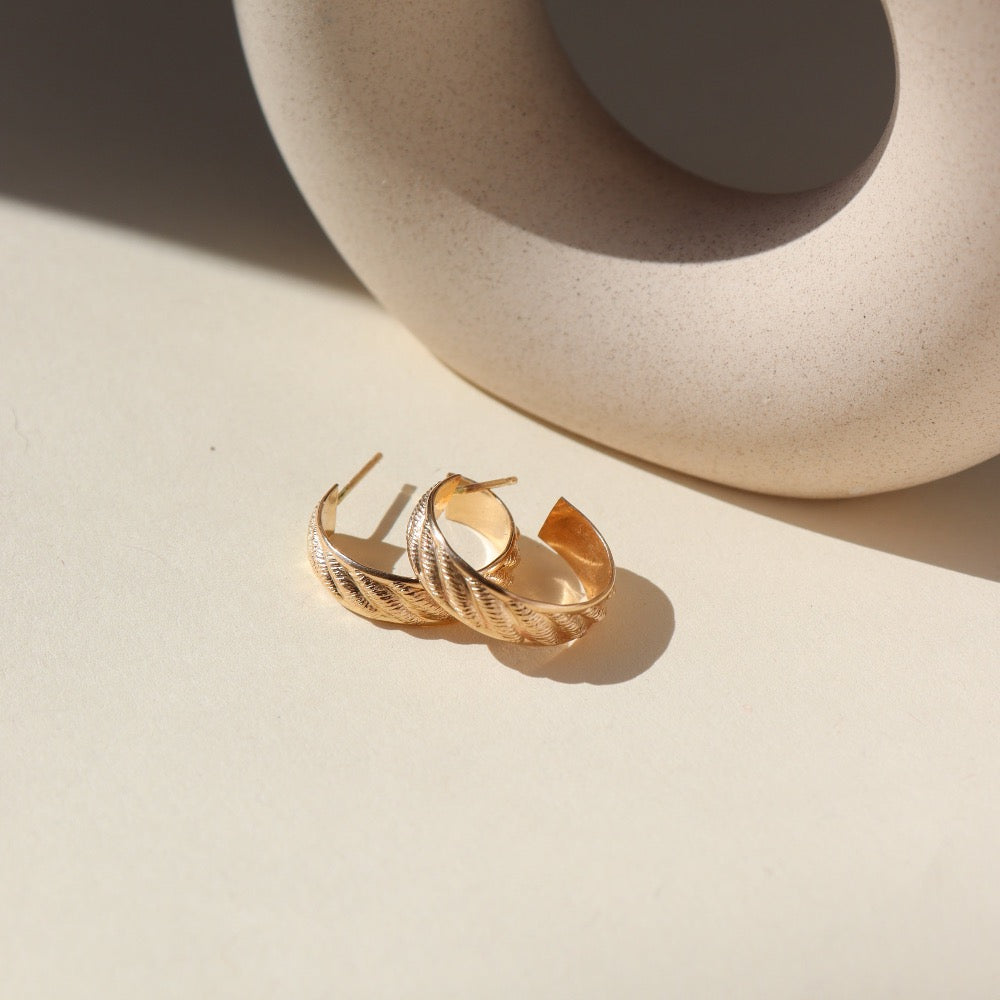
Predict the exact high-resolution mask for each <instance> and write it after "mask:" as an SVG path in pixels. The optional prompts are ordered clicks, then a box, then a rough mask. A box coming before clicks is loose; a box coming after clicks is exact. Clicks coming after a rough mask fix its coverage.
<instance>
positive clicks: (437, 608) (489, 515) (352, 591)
mask: <svg viewBox="0 0 1000 1000" xmlns="http://www.w3.org/2000/svg"><path fill="white" fill-rule="evenodd" d="M381 458H382V453H381V452H378V453H376V454H375V455H374V456H372V458H371V459H369V461H368V462H367V463H366V464H365V466H364V467H363V468H362V469H361V470H360V471H359V472H358V473H356V474H355V476H354V477H353V478H352V479H351V480H350V481H349V482H348V483H347V485H346V486H344V487H340V486H339V485H337V484H335V485H333V486H331V487H330V489H329V490H327V491H326V493H325V494H324V495H323V497H322V499H321V500H320V501H319V503H318V504H317V505H316V508H315V510H314V511H313V514H312V517H311V518H310V519H309V533H308V550H309V561H310V563H311V564H312V568H313V570H314V572H315V573H316V575H317V576H318V577H319V579H320V580H321V581H322V582H323V584H325V586H326V587H327V589H328V590H329V591H330V592H331V593H332V594H333V596H334V597H335V598H336V599H337V600H338V601H339V602H340V603H341V604H343V605H344V607H345V608H347V609H348V610H349V611H353V612H355V614H359V615H363V616H364V617H366V618H373V619H375V620H376V621H384V622H393V623H395V624H398V625H434V624H440V623H442V622H445V621H449V620H450V618H451V615H450V614H449V613H448V611H447V610H446V609H444V608H442V607H441V605H440V604H438V603H437V602H436V601H434V600H433V599H432V598H431V596H430V595H429V594H428V593H427V591H426V590H425V589H424V588H423V586H422V585H421V584H420V582H419V581H418V580H416V579H415V578H413V577H405V576H400V575H399V574H397V573H391V572H387V571H385V570H378V569H373V568H372V567H371V566H365V565H363V564H361V563H359V562H357V561H355V560H354V559H352V558H351V557H350V556H348V555H346V554H345V553H343V552H341V551H340V550H339V549H338V548H337V547H336V546H335V545H334V543H333V534H334V530H335V526H336V519H337V507H338V505H339V504H340V503H341V501H342V500H343V499H344V497H346V496H347V495H348V493H350V491H351V490H352V489H354V487H355V486H357V485H358V483H360V482H361V480H362V479H364V477H365V476H366V475H367V474H368V473H369V472H370V471H371V470H372V469H373V468H374V466H375V465H376V464H377V463H378V462H379V461H380V460H381ZM465 482H467V483H468V486H467V488H466V489H465V491H464V492H463V493H462V494H461V502H457V501H456V503H455V505H454V509H453V510H451V511H449V518H450V519H451V520H456V521H459V522H460V523H462V524H466V525H468V526H469V527H470V528H474V529H475V530H476V531H478V532H479V533H480V534H482V535H483V536H484V537H485V538H486V540H487V541H488V542H490V543H491V544H492V545H493V546H494V547H495V548H496V549H497V551H498V552H499V555H498V556H497V557H496V558H495V559H493V560H492V562H490V563H488V564H487V565H486V566H484V567H483V568H482V569H481V570H479V571H478V572H480V573H482V574H483V575H484V576H486V577H489V578H493V579H502V580H503V579H509V576H510V572H511V570H512V569H513V568H514V566H515V565H516V564H517V559H518V555H517V528H516V527H515V526H514V520H513V518H512V517H511V515H510V511H509V510H507V508H506V506H504V503H503V501H502V500H500V498H499V497H497V496H496V495H494V494H493V493H491V492H490V486H494V485H497V483H495V482H494V483H473V482H472V481H471V480H465Z"/></svg>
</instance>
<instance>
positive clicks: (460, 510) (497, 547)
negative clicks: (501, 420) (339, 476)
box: [317, 452, 517, 581]
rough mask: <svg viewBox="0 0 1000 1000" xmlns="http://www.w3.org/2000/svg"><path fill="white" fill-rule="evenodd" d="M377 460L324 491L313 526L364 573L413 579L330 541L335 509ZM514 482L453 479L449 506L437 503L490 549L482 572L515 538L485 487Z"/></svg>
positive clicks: (511, 525) (376, 457) (510, 521)
mask: <svg viewBox="0 0 1000 1000" xmlns="http://www.w3.org/2000/svg"><path fill="white" fill-rule="evenodd" d="M381 458H382V453H381V452H376V454H375V455H373V456H372V457H371V458H370V459H369V460H368V462H366V463H365V465H364V467H363V468H361V469H360V470H359V471H358V472H357V473H356V474H355V475H354V476H353V477H352V478H351V479H350V480H349V481H348V483H347V484H346V485H345V486H343V487H341V486H340V485H339V484H337V483H335V484H334V485H333V486H331V487H330V489H329V490H327V491H326V493H325V494H324V496H323V499H322V500H320V502H319V516H318V518H317V523H318V526H319V530H320V533H321V534H322V535H323V537H324V538H325V540H326V542H327V544H328V545H329V546H330V548H331V549H333V550H334V552H336V553H337V555H338V557H340V558H341V559H344V560H345V561H346V562H349V563H351V564H352V565H355V566H358V567H360V568H362V569H364V570H365V571H367V572H375V573H377V574H378V575H380V576H382V577H384V578H387V579H394V580H407V581H409V580H413V579H415V578H413V577H409V576H402V575H400V574H398V573H395V572H393V571H392V570H391V569H377V568H373V567H370V566H366V565H364V564H362V563H359V562H358V561H357V560H356V559H352V558H351V557H350V556H349V555H348V554H347V553H345V552H343V551H342V550H341V549H340V548H339V547H338V546H337V545H336V544H335V542H334V538H333V536H334V535H335V534H336V530H337V508H338V506H339V505H340V502H341V501H342V500H343V499H344V497H346V496H347V495H348V493H350V491H351V490H353V489H354V487H355V486H357V485H358V483H360V482H361V480H362V479H364V477H365V476H366V475H367V474H368V473H369V472H371V470H372V469H373V468H374V467H375V466H376V465H377V464H378V462H379V461H380V460H381ZM516 481H517V480H516V478H515V477H508V478H506V479H503V480H491V481H490V482H487V483H479V482H476V481H475V480H472V479H468V478H466V477H464V476H455V477H453V479H451V480H449V481H448V482H447V484H446V486H447V492H448V498H449V499H450V503H449V502H448V499H445V500H444V501H443V503H442V504H441V506H442V507H446V508H447V509H446V511H445V516H446V517H447V518H448V520H449V521H455V522H456V523H458V524H463V525H465V526H466V527H468V528H471V529H472V530H473V531H475V532H477V533H478V534H480V535H481V536H482V537H483V538H484V539H485V540H486V542H487V543H488V546H489V548H490V549H491V554H490V556H489V557H488V558H489V561H488V562H487V563H486V564H485V565H483V566H481V567H480V569H482V570H488V569H490V567H492V566H493V565H494V564H495V563H497V562H499V561H500V560H501V559H502V558H503V557H504V556H505V555H506V554H507V552H508V551H509V550H510V548H511V546H512V545H513V544H514V542H515V541H516V537H517V536H516V528H515V527H514V521H513V519H512V518H511V516H510V511H508V510H507V508H506V507H505V506H504V505H503V503H502V501H500V500H499V499H498V498H497V497H496V496H494V495H493V494H492V493H490V492H488V490H489V487H490V486H499V485H505V484H506V483H509V482H516ZM443 493H444V490H442V491H439V495H441V494H443ZM342 537H343V536H342Z"/></svg>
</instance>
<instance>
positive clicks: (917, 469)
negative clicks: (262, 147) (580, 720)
mask: <svg viewBox="0 0 1000 1000" xmlns="http://www.w3.org/2000/svg"><path fill="white" fill-rule="evenodd" d="M236 10H237V15H238V19H239V23H240V29H241V32H242V36H243V41H244V46H245V48H246V53H247V57H248V60H249V63H250V67H251V71H252V73H253V77H254V81H255V83H256V86H257V89H258V92H259V94H260V97H261V101H262V103H263V106H264V110H265V113H266V114H267V118H268V121H269V123H270V125H271V128H272V130H273V132H274V134H275V136H276V138H277V141H278V143H279V145H280V147H281V149H282V151H283V153H284V155H285V158H286V159H287V161H288V164H289V166H290V167H291V170H292V172H293V174H294V176H295V178H296V179H297V181H298V183H299V185H300V186H301V188H302V191H303V192H304V194H305V196H306V198H307V199H308V201H309V203H310V205H311V206H312V208H313V211H314V212H315V213H316V215H317V217H318V218H319V219H320V221H321V222H322V224H323V225H324V227H325V228H326V230H327V232H328V233H329V235H330V237H331V239H333V240H334V242H335V243H336V245H337V247H338V248H339V249H340V251H341V252H342V253H343V255H344V256H345V258H346V259H347V261H348V262H349V263H350V264H351V266H352V267H353V268H354V269H355V270H356V271H357V273H358V275H359V276H360V277H361V279H362V280H363V281H364V282H365V283H366V284H367V285H368V287H369V288H370V289H371V290H372V292H373V293H374V294H375V295H376V296H377V297H378V298H379V299H380V300H381V301H382V302H383V303H384V304H385V306H386V307H387V308H388V309H389V310H391V311H392V312H393V313H394V314H395V315H397V316H398V317H399V318H400V319H401V320H402V321H403V322H404V323H405V324H406V325H407V326H408V327H409V328H410V329H411V330H412V331H413V332H414V333H415V334H416V335H417V336H418V337H420V338H421V340H423V341H424V343H425V344H426V345H427V346H428V347H429V348H430V349H431V350H432V351H433V352H434V353H435V354H437V355H438V356H439V357H440V358H441V359H442V361H444V362H445V363H446V364H448V365H450V366H451V367H453V368H454V369H456V370H457V371H459V372H461V373H462V374H463V375H465V376H466V377H467V378H469V379H471V380H472V381H473V382H476V383H477V384H479V385H481V386H482V387H483V388H484V389H487V390H489V391H490V392H492V393H495V394H496V395H498V396H500V397H502V398H503V399H505V400H508V401H509V402H511V403H513V404H515V405H516V406H519V407H522V408H524V409H525V410H527V411H529V412H530V413H533V414H535V415H537V416H539V417H541V418H543V419H545V420H549V421H552V422H553V423H555V424H558V425H560V426H562V427H565V428H567V429H569V430H572V431H575V432H577V433H578V434H582V435H585V436H587V437H589V438H592V439H594V440H595V441H599V442H602V443H603V444H606V445H610V446H612V447H615V448H619V449H621V450H622V451H625V452H628V453H630V454H633V455H636V456H639V457H641V458H645V459H649V460H651V461H653V462H656V463H659V464H662V465H665V466H669V467H671V468H674V469H679V470H682V471H684V472H688V473H692V474H694V475H697V476H702V477H706V478H708V479H713V480H718V481H720V482H724V483H729V484H733V485H736V486H742V487H746V488H748V489H752V490H761V491H765V492H771V493H783V494H790V495H800V496H844V495H854V494H860V493H868V492H874V491H879V490H888V489H893V488H896V487H901V486H907V485H910V484H914V483H919V482H923V481H926V480H929V479H934V478H936V477H939V476H943V475H946V474H948V473H951V472H955V471H957V470H959V469H962V468H964V467H966V466H969V465H972V464H974V463H976V462H978V461H980V460H982V459H985V458H987V457H989V456H991V455H993V454H995V453H996V452H997V451H998V450H1000V110H998V109H1000V72H998V69H1000V3H997V2H996V0H940V2H934V3H929V2H926V0H890V2H889V3H887V10H888V14H889V17H890V21H891V23H892V28H893V32H894V37H895V43H896V51H897V58H898V80H899V86H898V95H897V106H896V110H895V115H894V120H893V122H892V123H891V125H890V128H889V130H888V131H887V134H886V137H885V138H884V140H883V143H882V145H881V146H880V148H879V149H878V150H876V152H875V153H874V154H873V156H872V157H871V158H870V159H869V161H868V162H867V163H865V164H864V166H863V167H862V168H861V169H860V170H859V171H857V172H856V173H855V174H854V175H852V176H851V177H849V178H847V179H846V180H845V181H843V182H841V183H839V184H837V185H835V186H833V187H828V188H825V189H823V190H821V191H819V192H811V193H806V194H799V195H794V196H760V195H747V194H740V193H737V192H732V191H728V190H725V189H722V188H718V187H713V186H711V185H710V184H708V183H706V182H702V181H699V180H697V179H695V178H693V177H691V176H689V175H687V174H684V173H682V172H681V171H679V170H677V169H675V168H673V167H671V166H669V165H668V164H666V163H664V162H661V161H659V160H657V159H656V158H655V157H654V156H652V154H650V153H648V152H646V151H645V150H644V149H643V148H642V147H641V146H640V145H639V144H638V143H636V142H634V141H633V140H632V139H630V138H629V137H628V136H626V135H625V134H624V133H623V131H622V130H621V129H619V128H618V127H617V126H616V125H615V123H614V122H613V121H612V120H611V119H610V118H609V117H608V116H607V115H606V114H605V113H604V112H603V111H602V110H601V109H600V108H599V107H598V105H597V103H596V102H595V101H594V100H593V99H592V98H591V97H590V96H589V94H588V93H587V92H586V91H585V90H584V89H583V87H582V85H581V84H580V83H579V82H578V81H577V79H576V77H575V76H574V74H573V72H572V70H571V69H570V67H569V64H568V61H567V60H566V58H565V57H564V56H563V54H562V53H561V51H560V50H559V48H558V47H557V45H556V44H555V42H554V39H553V36H552V32H551V30H550V28H549V26H548V23H547V21H546V19H545V15H544V12H543V9H542V5H541V3H540V0H383V2H379V3H373V2H372V0H237V2H236Z"/></svg>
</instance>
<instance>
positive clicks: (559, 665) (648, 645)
mask: <svg viewBox="0 0 1000 1000" xmlns="http://www.w3.org/2000/svg"><path fill="white" fill-rule="evenodd" d="M372 624H373V625H376V626H377V627H379V628H384V629H391V630H392V631H394V632H396V631H401V632H405V633H406V634H407V635H410V636H412V637H413V638H415V639H423V640H427V639H436V640H438V641H442V642H450V643H454V644H455V645H457V646H485V647H486V648H487V649H489V651H490V652H491V653H492V654H493V657H494V659H496V660H497V661H498V662H499V663H502V664H503V665H504V666H505V667H510V668H511V669H512V670H516V671H517V672H518V673H521V674H524V675H525V676H526V677H538V678H546V679H548V680H551V681H557V682H558V683H560V684H621V683H623V682H625V681H630V680H633V679H634V678H636V677H638V676H639V675H640V674H643V673H645V672H646V671H647V670H649V668H650V667H651V666H653V664H654V663H656V662H657V660H659V659H660V657H661V656H662V655H663V654H664V653H665V652H666V649H667V647H668V646H669V645H670V640H671V639H672V638H673V634H674V625H675V620H674V607H673V605H672V604H671V603H670V598H668V597H667V595H666V594H665V593H663V591H662V590H660V588H659V587H657V586H656V584H654V583H651V582H650V581H649V580H647V579H646V578H645V577H642V576H639V574H638V573H632V572H631V571H630V570H627V569H619V570H618V576H617V581H616V583H615V592H614V594H613V595H612V597H611V600H610V601H608V613H607V615H606V617H605V618H604V620H603V621H601V622H599V623H598V624H596V625H595V626H594V627H593V628H591V629H590V631H589V632H587V634H586V635H584V636H583V637H582V638H580V639H577V640H576V642H573V643H570V644H569V645H563V646H522V645H518V644H516V643H509V642H501V641H499V640H496V639H487V638H486V637H485V636H483V635H480V634H479V633H478V632H475V631H473V630H472V629H470V628H465V627H464V626H463V625H460V624H459V623H458V622H454V623H452V624H448V625H433V626H405V625H391V624H388V623H386V622H372Z"/></svg>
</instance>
